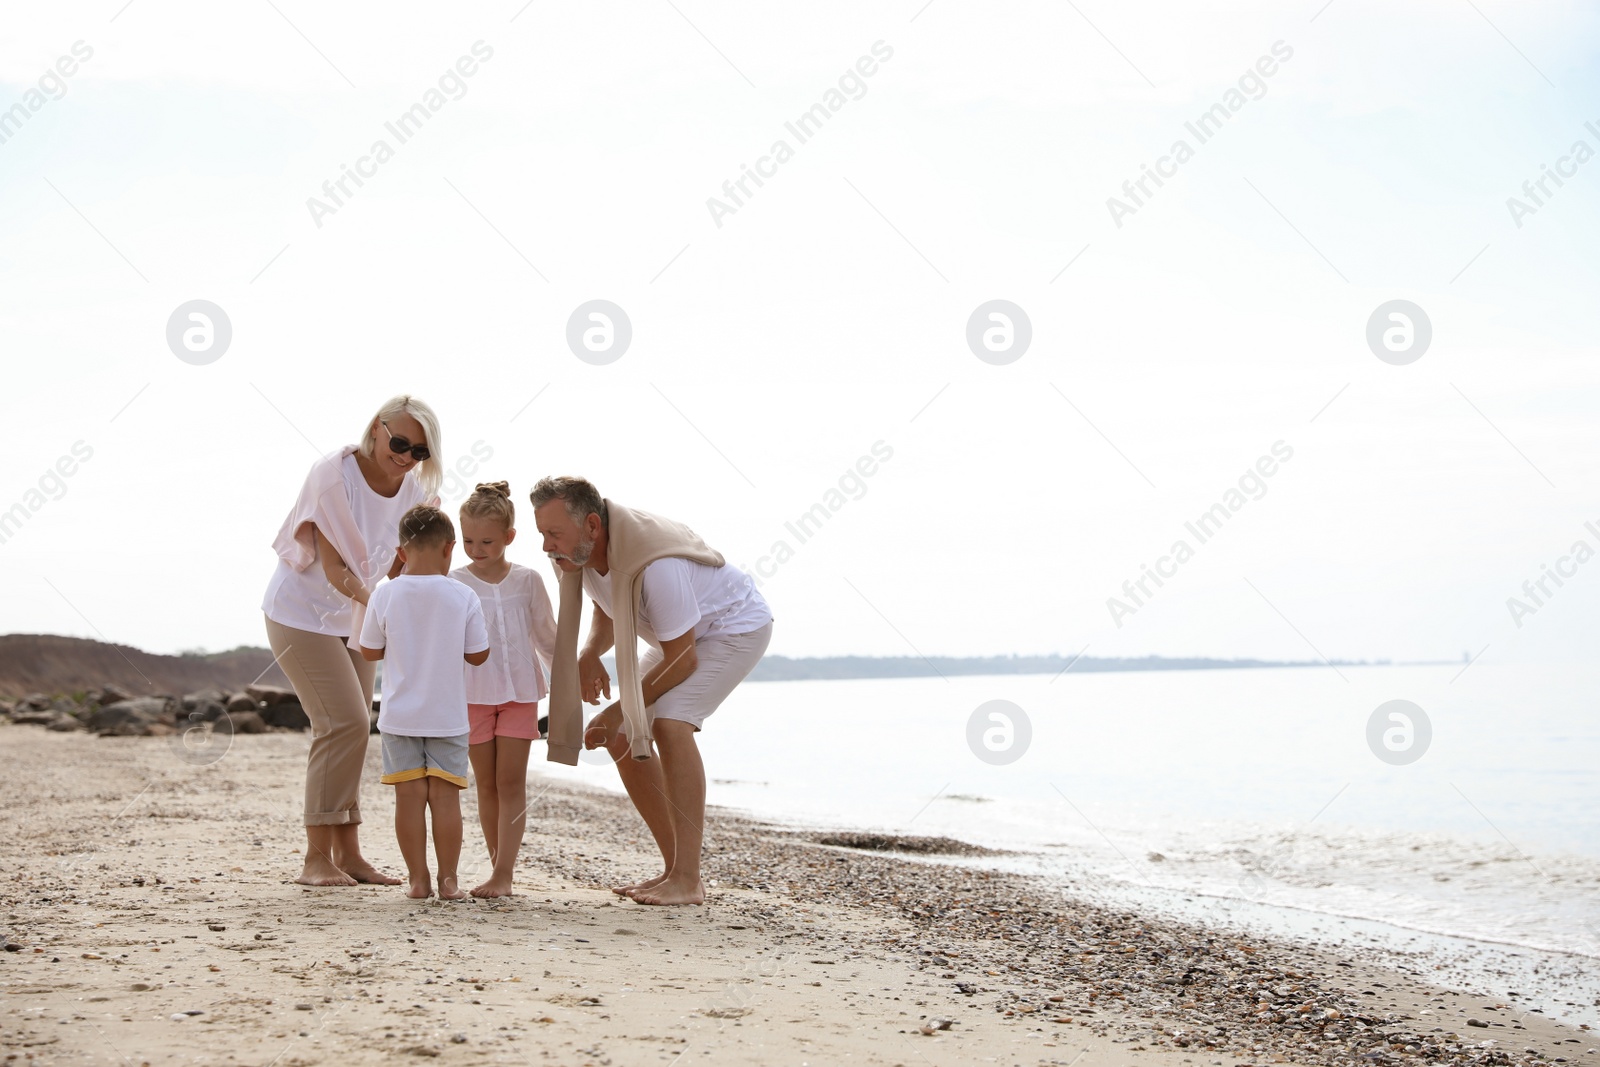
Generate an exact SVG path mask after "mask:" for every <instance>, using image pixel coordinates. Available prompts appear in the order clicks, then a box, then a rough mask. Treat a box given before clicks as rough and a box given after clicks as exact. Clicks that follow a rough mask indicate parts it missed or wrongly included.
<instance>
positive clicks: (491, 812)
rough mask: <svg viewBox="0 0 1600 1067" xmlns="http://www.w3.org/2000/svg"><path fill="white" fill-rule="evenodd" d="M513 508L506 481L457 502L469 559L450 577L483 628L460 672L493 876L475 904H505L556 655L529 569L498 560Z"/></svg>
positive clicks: (510, 536) (551, 622)
mask: <svg viewBox="0 0 1600 1067" xmlns="http://www.w3.org/2000/svg"><path fill="white" fill-rule="evenodd" d="M515 522H516V510H515V509H514V508H513V507H512V504H511V487H510V486H509V485H507V484H506V483H505V482H488V483H482V484H479V485H478V487H477V488H476V489H475V490H473V493H472V495H471V496H470V497H468V498H467V500H466V503H464V504H462V505H461V547H462V549H463V550H465V552H466V554H467V557H468V558H469V559H471V560H472V562H471V563H469V564H467V565H466V566H465V567H458V568H457V569H456V570H453V571H451V572H450V577H452V578H454V579H456V580H457V581H459V582H461V583H463V584H464V585H466V586H467V587H468V588H469V589H471V590H472V591H473V592H475V593H477V594H478V599H479V600H480V601H481V602H482V604H483V615H484V619H485V621H486V622H487V623H488V624H489V648H490V649H491V650H492V651H491V654H490V656H489V661H488V662H487V663H485V664H483V665H482V666H480V667H468V668H466V671H467V718H468V721H469V723H470V725H471V732H470V734H469V736H468V746H469V747H468V749H467V752H468V755H469V756H470V757H471V760H472V773H473V776H474V777H476V778H477V780H478V821H479V822H480V823H482V824H483V837H484V840H485V842H487V844H488V846H489V860H490V862H491V863H493V864H494V873H492V874H491V875H490V876H489V880H488V881H486V882H484V883H483V884H482V885H480V886H477V887H476V888H474V889H473V890H472V895H473V896H475V897H508V896H510V895H511V874H512V870H513V868H514V867H515V865H516V862H517V850H518V849H519V848H521V847H522V833H523V830H524V828H525V827H526V825H527V808H528V800H527V791H528V749H529V747H530V746H531V745H532V743H533V741H534V740H535V739H536V738H538V737H539V701H540V700H541V699H542V698H543V697H544V695H545V693H546V692H547V691H548V688H549V686H548V682H547V678H548V677H549V674H548V670H549V664H550V660H551V657H552V656H553V655H554V654H555V645H556V618H555V613H554V612H553V611H551V609H550V596H549V594H548V593H546V592H545V588H544V579H542V578H541V577H539V574H538V572H536V571H532V570H529V569H528V568H527V567H524V566H521V565H520V564H516V563H512V562H510V561H509V560H507V559H506V546H507V545H509V544H511V542H512V541H513V540H515V539H516V536H517V530H516V525H515Z"/></svg>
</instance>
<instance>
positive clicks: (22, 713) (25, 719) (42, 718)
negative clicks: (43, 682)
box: [11, 705, 61, 726]
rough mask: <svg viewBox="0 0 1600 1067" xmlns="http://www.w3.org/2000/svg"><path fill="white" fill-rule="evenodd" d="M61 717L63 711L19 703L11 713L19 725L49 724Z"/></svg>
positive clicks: (13, 719)
mask: <svg viewBox="0 0 1600 1067" xmlns="http://www.w3.org/2000/svg"><path fill="white" fill-rule="evenodd" d="M58 718H61V713H60V712H59V711H56V710H55V709H54V708H33V707H28V706H27V705H18V706H17V709H16V710H15V711H13V712H12V713H11V721H12V722H14V723H16V724H17V725H18V726H49V725H50V724H51V723H53V722H55V721H56V720H57V719H58Z"/></svg>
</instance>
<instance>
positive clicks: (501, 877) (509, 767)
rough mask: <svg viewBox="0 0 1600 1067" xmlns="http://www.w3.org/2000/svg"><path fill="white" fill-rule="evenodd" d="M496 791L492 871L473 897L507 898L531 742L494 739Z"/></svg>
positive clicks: (521, 826)
mask: <svg viewBox="0 0 1600 1067" xmlns="http://www.w3.org/2000/svg"><path fill="white" fill-rule="evenodd" d="M495 744H496V746H497V747H496V749H495V770H496V774H497V775H498V778H497V780H496V783H495V785H496V793H497V794H498V796H499V800H500V811H499V818H498V822H497V824H496V828H495V829H496V833H497V835H498V838H499V847H498V849H495V850H491V852H490V855H491V856H493V857H494V872H493V873H492V874H490V876H489V880H488V881H486V882H484V883H483V884H481V885H479V886H477V887H475V888H474V889H473V890H472V895H473V896H475V897H509V896H510V895H511V880H512V876H513V874H514V872H515V871H516V866H517V852H518V850H519V849H521V848H522V835H523V832H524V831H525V830H526V829H527V826H528V749H529V748H531V747H532V745H533V742H532V741H531V740H529V739H527V738H522V737H497V738H495Z"/></svg>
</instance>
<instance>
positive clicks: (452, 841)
mask: <svg viewBox="0 0 1600 1067" xmlns="http://www.w3.org/2000/svg"><path fill="white" fill-rule="evenodd" d="M422 780H423V781H425V782H427V798H428V811H429V814H431V815H432V816H433V855H434V859H436V860H437V861H438V863H439V899H441V900H460V899H462V898H463V897H465V896H466V894H465V893H463V892H462V891H461V887H460V886H458V885H457V884H456V865H457V864H458V863H460V861H461V787H460V786H458V785H454V784H452V783H450V782H447V781H445V780H444V779H443V778H439V777H436V776H434V775H431V774H430V775H428V777H427V778H425V779H422Z"/></svg>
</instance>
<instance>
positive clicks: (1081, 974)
mask: <svg viewBox="0 0 1600 1067" xmlns="http://www.w3.org/2000/svg"><path fill="white" fill-rule="evenodd" d="M0 741H3V743H4V744H5V745H6V748H7V751H8V752H10V753H12V754H13V765H14V767H15V773H16V774H17V776H18V777H19V779H20V781H19V782H18V786H19V788H18V789H17V790H16V791H15V798H14V802H13V805H12V810H13V815H14V820H15V823H14V825H15V827H16V830H15V832H14V834H13V835H11V836H9V837H8V838H7V839H6V840H5V841H4V842H3V843H0V854H3V855H4V856H5V860H6V862H5V865H4V866H5V869H8V870H11V871H13V872H15V873H14V874H13V876H12V877H11V878H10V879H7V880H5V881H4V882H3V883H0V884H3V885H4V898H5V901H4V903H5V914H6V916H7V919H6V923H7V926H6V937H7V941H8V944H7V948H8V949H10V948H11V945H13V944H14V945H15V946H16V948H15V949H14V950H11V951H7V952H5V953H4V954H3V955H0V968H3V969H0V984H3V986H4V989H5V992H6V994H7V996H6V997H5V998H4V1001H0V1003H3V1004H4V1009H5V1032H6V1033H7V1039H6V1044H7V1045H8V1048H9V1050H10V1051H13V1052H15V1053H16V1055H17V1059H18V1060H19V1061H20V1060H23V1059H24V1057H27V1058H32V1057H34V1056H37V1057H42V1059H43V1060H44V1061H48V1062H74V1063H78V1062H81V1063H91V1062H94V1063H99V1062H107V1061H116V1060H120V1059H122V1058H123V1057H125V1056H128V1057H134V1062H140V1061H143V1062H149V1063H151V1064H157V1063H177V1062H179V1061H182V1062H185V1063H191V1062H215V1063H261V1064H266V1063H274V1062H276V1063H279V1064H284V1065H288V1064H292V1063H299V1064H310V1063H317V1062H336V1061H337V1062H374V1063H376V1062H378V1061H380V1060H389V1059H392V1058H393V1056H394V1055H395V1054H396V1053H410V1054H413V1055H417V1056H419V1057H428V1058H432V1057H434V1056H436V1055H437V1056H443V1057H448V1058H450V1059H451V1060H452V1062H463V1063H469V1062H470V1063H478V1062H483V1063H489V1062H501V1061H507V1060H515V1061H517V1062H521V1061H522V1060H523V1059H527V1060H530V1061H531V1060H533V1059H534V1057H536V1056H539V1053H541V1052H544V1053H548V1054H551V1055H557V1056H559V1057H560V1060H559V1062H593V1063H604V1062H606V1061H607V1060H610V1061H611V1062H614V1063H618V1064H621V1063H633V1062H661V1063H668V1062H675V1061H674V1057H675V1056H682V1057H683V1058H684V1062H688V1057H689V1055H690V1054H695V1055H698V1054H702V1053H714V1054H715V1059H716V1061H717V1062H721V1063H729V1062H734V1063H775V1062H781V1063H790V1062H793V1063H819V1064H821V1063H837V1062H843V1060H844V1058H845V1057H846V1056H847V1055H848V1056H849V1057H850V1059H851V1062H855V1063H874V1064H876V1063H882V1064H906V1065H911V1064H917V1063H922V1062H925V1061H926V1062H931V1063H933V1064H935V1065H943V1064H945V1063H954V1062H982V1061H987V1060H990V1059H993V1060H994V1061H995V1062H1006V1063H1019V1064H1020V1063H1040V1064H1048V1063H1062V1064H1065V1063H1071V1062H1074V1060H1075V1059H1078V1058H1079V1057H1081V1060H1078V1062H1081V1063H1083V1064H1085V1065H1087V1064H1092V1063H1150V1064H1157V1063H1159V1064H1167V1063H1171V1064H1174V1065H1176V1064H1182V1063H1190V1064H1197V1065H1198V1064H1214V1063H1273V1062H1283V1063H1301V1064H1314V1063H1315V1064H1366V1063H1373V1062H1390V1063H1402V1062H1419V1063H1426V1062H1436V1063H1497V1064H1498V1063H1506V1064H1509V1063H1532V1062H1540V1061H1541V1057H1542V1061H1543V1062H1552V1061H1555V1060H1557V1059H1558V1058H1561V1059H1565V1060H1567V1061H1568V1062H1573V1061H1577V1060H1578V1058H1579V1057H1582V1056H1585V1055H1586V1054H1588V1050H1589V1049H1591V1048H1595V1047H1597V1045H1600V1042H1597V1041H1596V1040H1595V1034H1594V1032H1592V1031H1584V1030H1580V1029H1577V1028H1573V1027H1567V1026H1564V1025H1561V1024H1559V1023H1557V1022H1555V1021H1553V1020H1549V1019H1546V1018H1544V1017H1543V1016H1542V1015H1540V1014H1538V1013H1533V1012H1525V1011H1523V1010H1522V1009H1521V1008H1520V1007H1518V1006H1516V1005H1510V1004H1504V1003H1497V1002H1491V1001H1488V1000H1485V999H1484V998H1482V997H1480V996H1474V995H1471V994H1454V993H1449V992H1445V991H1441V990H1438V989H1436V988H1435V987H1431V986H1428V985H1426V984H1425V983H1423V982H1422V981H1421V980H1420V979H1419V976H1415V975H1410V974H1405V973H1402V972H1400V971H1397V970H1392V969H1389V968H1385V967H1381V966H1375V965H1373V964H1371V963H1370V962H1369V961H1367V960H1365V959H1364V958H1359V957H1358V958H1354V959H1349V958H1345V959H1341V958H1339V954H1337V953H1333V952H1329V951H1327V950H1325V949H1320V948H1315V947H1310V946H1306V945H1297V944H1292V943H1283V942H1278V941H1274V940H1271V939H1267V938H1263V937H1259V936H1255V935H1252V934H1247V933H1240V932H1234V931H1227V932H1223V931H1221V930H1218V929H1203V928H1196V927H1193V926H1190V925H1186V924H1184V923H1180V922H1176V921H1173V920H1170V919H1168V918H1165V917H1156V916H1154V915H1152V914H1150V913H1148V912H1141V911H1137V910H1129V909H1127V908H1125V907H1122V908H1118V907H1110V906H1106V905H1104V904H1100V903H1094V902H1090V901H1086V900H1083V899H1080V898H1075V897H1073V896H1070V895H1067V894H1064V893H1062V892H1060V891H1059V890H1057V889H1055V888H1053V887H1051V886H1049V885H1047V884H1045V883H1044V882H1043V880H1041V879H1038V878H1030V877H1028V876H1023V875H1017V874H1008V873H1003V872H996V871H992V870H984V869H981V868H976V867H970V866H965V865H950V864H939V863H932V862H926V861H922V860H907V859H902V858H898V857H896V856H894V855H893V854H884V853H878V852H861V851H858V850H855V849H846V848H839V847H833V846H826V845H819V844H813V843H807V842H801V841H796V840H794V839H793V837H792V836H785V831H787V830H791V829H792V828H789V827H776V826H773V825H771V824H767V823H763V822H760V821H758V820H752V819H749V818H747V817H745V816H743V815H740V814H736V813H733V812H729V811H727V810H715V809H713V810H712V811H711V812H709V818H708V825H707V844H706V862H705V868H706V875H707V882H708V884H707V890H708V902H707V904H706V905H705V906H704V907H697V908H649V907H644V906H641V905H637V904H634V903H632V902H631V901H626V900H623V899H622V898H619V897H616V896H615V895H614V894H611V893H609V892H608V891H607V889H606V887H608V886H609V885H611V884H614V883H615V882H618V881H621V880H623V879H625V878H628V877H632V876H635V875H637V874H639V873H641V872H643V871H646V870H648V869H649V868H650V866H651V863H650V861H649V855H648V851H647V850H648V849H649V848H650V846H649V842H648V838H647V837H646V835H645V833H644V829H643V826H642V824H640V822H639V820H638V818H637V816H636V815H635V814H634V813H633V811H632V809H631V807H630V806H629V805H628V803H627V801H626V799H625V798H624V797H621V796H617V795H613V794H609V793H608V792H606V791H604V790H600V789H596V788H592V787H583V786H578V785H574V784H569V783H557V782H555V781H554V780H553V779H540V778H539V777H537V776H535V777H533V778H531V779H530V791H529V795H530V801H531V803H530V815H529V834H528V837H527V839H526V842H525V845H524V849H523V853H522V856H521V860H520V864H519V868H518V872H517V894H518V895H517V896H515V897H512V898H510V899H509V900H506V901H498V902H489V901H472V902H463V903H459V904H456V903H441V902H439V901H436V900H434V901H426V902H420V903H419V902H413V901H408V900H406V899H405V898H404V896H403V894H401V893H400V892H399V891H398V890H396V889H391V888H380V887H358V888H355V889H309V888H306V887H301V886H297V885H294V884H293V883H292V881H290V879H292V877H293V875H294V873H296V871H297V869H298V853H299V849H300V848H301V847H302V845H303V835H302V833H301V827H300V826H299V824H298V820H297V819H296V818H294V817H293V816H292V813H293V812H296V811H298V808H299V797H298V793H299V789H300V787H301V783H302V781H303V779H302V775H303V773H304V755H305V749H306V744H307V739H306V738H305V737H304V736H303V735H297V734H266V735H260V736H248V737H246V736H238V737H235V738H234V741H233V745H232V747H231V748H230V749H229V750H228V751H227V753H226V755H225V756H223V758H221V759H220V760H218V761H217V762H215V763H212V764H209V765H205V766H196V765H193V764H190V763H188V762H186V761H185V760H184V759H183V758H182V756H181V754H180V753H179V752H178V751H177V750H176V749H175V748H174V746H173V745H172V744H171V743H170V742H169V739H166V738H94V737H88V736H85V735H82V734H60V733H50V732H46V731H41V730H36V729H33V728H30V727H26V726H10V725H5V726H0ZM376 758H377V749H376V747H373V748H372V749H371V750H370V751H369V763H371V764H372V765H374V766H375V764H376ZM369 769H371V768H370V767H369ZM376 780H377V776H376V774H375V773H372V774H368V775H367V776H366V778H365V781H364V785H363V790H362V798H363V804H364V807H365V808H366V814H367V823H366V825H367V827H368V832H367V833H366V834H364V835H363V837H364V842H363V843H364V846H365V848H366V850H367V852H368V854H369V857H370V858H371V859H373V860H374V862H376V863H378V864H379V865H380V866H381V867H385V868H387V869H389V870H391V871H394V870H396V869H397V868H398V854H397V849H396V847H395V844H394V840H393V836H392V830H391V824H390V822H389V819H390V817H391V813H392V810H393V809H392V798H391V797H389V796H388V795H387V794H388V791H387V790H386V789H385V788H384V787H382V786H379V785H377V784H376ZM471 798H472V791H471V790H468V791H467V794H466V796H464V797H463V807H464V809H466V810H465V811H464V814H465V816H466V823H467V827H468V834H467V848H466V850H465V854H464V856H463V865H462V872H461V874H462V879H463V882H464V883H465V884H470V880H471V879H472V878H473V876H474V874H478V873H479V872H477V871H474V870H473V869H472V868H473V866H474V865H475V864H482V863H483V862H484V857H483V856H482V855H481V853H482V842H481V840H475V836H476V834H475V818H474V811H473V810H472V809H473V808H474V807H475V805H474V803H473V801H472V799H471ZM482 873H486V871H484V872H482ZM480 876H481V875H480ZM1352 951H1357V950H1352ZM58 961H59V962H58ZM186 1011H194V1012H199V1013H201V1014H196V1015H184V1014H182V1013H183V1012H186ZM1425 1013H1426V1014H1425ZM1469 1018H1471V1019H1475V1020H1478V1021H1480V1022H1483V1023H1485V1024H1486V1025H1484V1026H1481V1027H1479V1026H1473V1027H1469V1026H1468V1025H1467V1019H1469ZM941 1020H953V1022H952V1023H951V1025H950V1026H949V1028H948V1029H944V1028H941V1027H942V1025H943V1024H942V1022H941ZM1434 1027H1437V1028H1438V1029H1437V1030H1435V1029H1434ZM925 1029H926V1030H928V1031H929V1033H927V1034H924V1032H923V1031H924V1030H925ZM1452 1034H1453V1035H1454V1037H1451V1036H1450V1035H1452ZM1330 1035H1331V1036H1330ZM1394 1040H1398V1041H1399V1043H1398V1044H1395V1043H1394ZM1485 1041H1490V1042H1493V1044H1492V1045H1488V1046H1485V1045H1483V1044H1482V1042H1485ZM1408 1044H1410V1045H1414V1046H1416V1047H1415V1049H1414V1050H1413V1051H1412V1052H1409V1053H1408V1052H1407V1051H1406V1046H1407V1045H1408ZM1525 1048H1531V1049H1535V1050H1537V1053H1530V1052H1524V1051H1523V1049H1525ZM1594 1055H1595V1056H1596V1057H1597V1058H1600V1053H1595V1054H1594ZM280 1057H281V1058H280ZM540 1058H542V1057H540ZM708 1062H709V1061H708ZM1582 1062H1589V1061H1582ZM678 1067H683V1063H679V1064H678Z"/></svg>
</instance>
